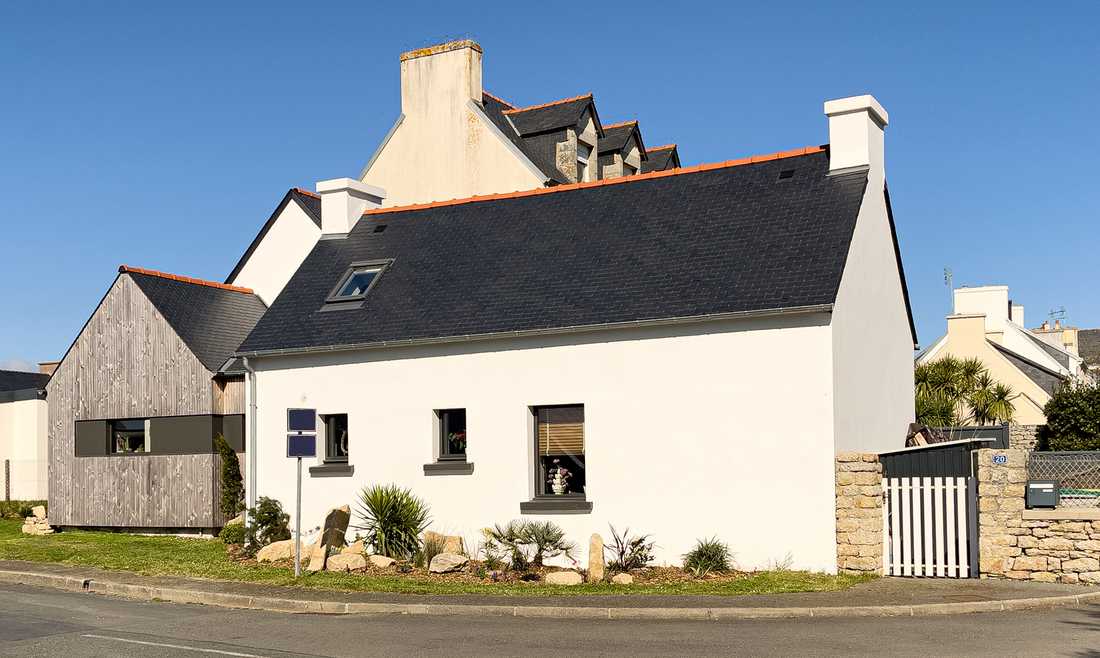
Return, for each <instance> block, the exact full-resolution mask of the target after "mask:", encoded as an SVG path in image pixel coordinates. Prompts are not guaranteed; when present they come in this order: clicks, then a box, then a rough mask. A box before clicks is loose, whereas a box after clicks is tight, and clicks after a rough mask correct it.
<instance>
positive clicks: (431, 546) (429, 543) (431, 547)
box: [416, 535, 446, 567]
mask: <svg viewBox="0 0 1100 658" xmlns="http://www.w3.org/2000/svg"><path fill="white" fill-rule="evenodd" d="M445 541H446V540H444V539H443V537H442V536H440V535H429V536H426V537H424V545H423V547H422V548H421V549H420V550H419V551H417V553H416V566H418V567H428V566H431V564H432V558H434V557H435V556H437V555H439V554H440V553H442V552H443V546H444V545H445Z"/></svg>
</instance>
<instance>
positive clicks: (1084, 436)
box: [1039, 383, 1100, 450]
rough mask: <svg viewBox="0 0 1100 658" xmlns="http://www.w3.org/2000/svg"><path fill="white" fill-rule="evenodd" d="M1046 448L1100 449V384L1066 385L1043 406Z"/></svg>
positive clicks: (1043, 440) (1041, 439)
mask: <svg viewBox="0 0 1100 658" xmlns="http://www.w3.org/2000/svg"><path fill="white" fill-rule="evenodd" d="M1043 413H1045V414H1046V417H1047V424H1046V427H1045V428H1044V429H1043V430H1042V432H1041V434H1040V437H1039V441H1040V448H1042V449H1043V450H1100V383H1097V384H1076V385H1069V386H1063V387H1061V388H1059V389H1058V390H1057V391H1055V393H1054V395H1053V396H1051V398H1050V400H1049V401H1048V402H1047V403H1046V406H1045V407H1043Z"/></svg>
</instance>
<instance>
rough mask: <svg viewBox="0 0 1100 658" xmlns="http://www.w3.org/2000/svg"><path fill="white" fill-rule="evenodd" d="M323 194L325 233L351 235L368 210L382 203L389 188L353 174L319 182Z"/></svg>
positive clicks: (322, 228)
mask: <svg viewBox="0 0 1100 658" xmlns="http://www.w3.org/2000/svg"><path fill="white" fill-rule="evenodd" d="M317 193H318V194H320V195H321V235H322V236H325V235H347V234H348V233H349V232H350V231H351V229H352V228H354V227H355V222H357V221H359V217H360V216H361V215H362V214H363V212H364V211H366V210H368V209H370V208H377V207H379V206H381V205H382V199H384V198H385V197H386V191H385V190H383V189H382V188H380V187H375V186H373V185H367V184H366V183H362V182H359V181H357V180H355V179H352V178H333V179H331V180H323V181H320V182H318V183H317Z"/></svg>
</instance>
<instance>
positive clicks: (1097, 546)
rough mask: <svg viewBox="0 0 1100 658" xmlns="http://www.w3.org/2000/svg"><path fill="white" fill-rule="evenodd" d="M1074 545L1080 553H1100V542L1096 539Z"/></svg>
mask: <svg viewBox="0 0 1100 658" xmlns="http://www.w3.org/2000/svg"><path fill="white" fill-rule="evenodd" d="M1073 545H1074V547H1075V548H1076V549H1077V550H1079V551H1100V541H1097V540H1095V539H1086V540H1084V541H1078V542H1074V544H1073Z"/></svg>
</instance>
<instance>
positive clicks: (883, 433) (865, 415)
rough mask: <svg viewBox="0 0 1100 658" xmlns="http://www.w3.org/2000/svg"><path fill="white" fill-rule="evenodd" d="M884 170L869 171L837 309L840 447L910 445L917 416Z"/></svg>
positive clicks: (863, 449)
mask: <svg viewBox="0 0 1100 658" xmlns="http://www.w3.org/2000/svg"><path fill="white" fill-rule="evenodd" d="M877 171H880V170H875V169H871V171H870V172H869V180H868V183H867V191H866V193H865V195H864V198H863V204H862V206H861V207H860V211H859V217H858V219H857V220H856V228H855V232H854V234H853V236H852V243H851V246H850V247H849V251H848V260H847V264H846V265H845V268H844V276H843V277H842V278H841V283H840V290H839V292H838V293H837V300H836V305H835V306H834V308H833V320H832V327H833V348H834V359H835V361H834V368H833V376H834V378H835V382H834V387H835V398H834V404H835V415H836V449H837V451H860V452H881V451H884V450H897V449H900V448H904V447H905V436H906V433H907V430H908V427H909V423H911V422H913V419H914V408H913V334H912V331H911V330H910V328H909V315H908V313H907V312H906V309H905V298H904V296H903V292H902V287H901V276H900V274H899V273H898V265H897V257H896V256H895V254H894V242H893V238H892V237H891V234H890V222H889V218H888V216H887V214H886V199H885V196H884V194H883V180H882V176H881V174H877ZM876 174H877V175H876Z"/></svg>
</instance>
